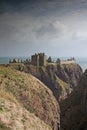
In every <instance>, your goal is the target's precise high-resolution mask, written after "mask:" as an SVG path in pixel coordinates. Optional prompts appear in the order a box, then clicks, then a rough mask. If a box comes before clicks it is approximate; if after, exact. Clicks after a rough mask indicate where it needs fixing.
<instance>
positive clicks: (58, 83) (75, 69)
mask: <svg viewBox="0 0 87 130" xmlns="http://www.w3.org/2000/svg"><path fill="white" fill-rule="evenodd" d="M26 71H27V72H29V73H31V74H33V75H34V76H35V77H37V78H38V79H40V80H41V81H42V82H43V83H44V84H45V85H47V86H48V87H49V88H50V89H51V90H52V91H53V93H54V95H55V97H56V99H57V100H61V99H65V98H66V97H67V95H69V94H70V93H71V91H72V90H73V88H74V87H76V86H77V83H78V80H79V78H80V77H81V75H82V69H81V67H80V66H79V65H77V64H66V65H59V64H58V65H55V64H50V65H47V66H45V67H44V66H43V67H39V68H37V67H35V66H28V67H27V70H26Z"/></svg>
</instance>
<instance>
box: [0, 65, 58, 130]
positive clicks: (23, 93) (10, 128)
mask: <svg viewBox="0 0 87 130" xmlns="http://www.w3.org/2000/svg"><path fill="white" fill-rule="evenodd" d="M59 124H60V109H59V105H58V103H57V101H56V99H55V97H54V96H53V93H52V92H51V90H50V89H48V88H47V87H46V86H45V85H44V84H43V83H42V82H40V81H39V80H38V79H36V78H35V77H34V76H32V75H31V74H25V73H24V72H19V71H17V70H15V69H13V68H12V69H11V67H3V66H0V130H15V129H17V130H35V129H37V130H58V127H59Z"/></svg>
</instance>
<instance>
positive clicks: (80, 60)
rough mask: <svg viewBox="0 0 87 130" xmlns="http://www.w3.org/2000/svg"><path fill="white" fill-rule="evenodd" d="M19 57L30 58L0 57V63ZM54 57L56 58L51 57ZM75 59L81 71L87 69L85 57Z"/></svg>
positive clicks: (7, 62)
mask: <svg viewBox="0 0 87 130" xmlns="http://www.w3.org/2000/svg"><path fill="white" fill-rule="evenodd" d="M14 58H15V59H20V60H22V61H25V60H26V59H30V57H0V64H9V61H10V60H13V59H14ZM53 59H56V58H53ZM60 59H66V58H65V57H62V58H60ZM75 59H76V63H77V64H79V65H80V66H81V68H82V69H83V72H84V71H85V70H86V69H87V58H86V57H84V58H82V57H81V58H79V57H77V58H75Z"/></svg>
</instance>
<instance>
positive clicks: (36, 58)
mask: <svg viewBox="0 0 87 130" xmlns="http://www.w3.org/2000/svg"><path fill="white" fill-rule="evenodd" d="M31 63H32V65H34V66H45V65H46V55H45V54H44V53H38V54H35V55H32V57H31Z"/></svg>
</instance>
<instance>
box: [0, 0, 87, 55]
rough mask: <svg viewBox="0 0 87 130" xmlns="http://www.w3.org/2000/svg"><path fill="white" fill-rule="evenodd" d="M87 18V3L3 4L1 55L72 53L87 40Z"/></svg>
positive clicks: (2, 0) (41, 0) (24, 0)
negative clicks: (36, 52) (72, 47)
mask: <svg viewBox="0 0 87 130" xmlns="http://www.w3.org/2000/svg"><path fill="white" fill-rule="evenodd" d="M86 15H87V1H86V0H0V55H5V54H4V52H3V53H2V50H5V49H6V51H7V50H8V51H7V53H6V54H8V55H10V53H12V52H13V54H14V55H18V54H20V55H21V54H22V55H23V52H24V51H23V50H26V49H28V48H29V52H34V51H37V50H41V51H44V50H46V51H48V52H50V53H51V51H52V50H53V48H54V50H55V54H56V53H57V52H60V53H62V52H61V50H63V52H64V49H63V48H67V49H68V50H69V49H70V46H71V45H73V46H77V43H80V44H81V41H80V40H84V39H85V41H86V39H87V18H86ZM73 39H75V40H74V43H73ZM42 43H43V44H42ZM65 46H66V47H65ZM47 48H49V50H48V49H47ZM57 48H58V49H59V50H57ZM15 50H16V51H15ZM6 51H5V52H6ZM15 52H16V54H15ZM72 52H74V51H73V49H72ZM74 53H77V52H74ZM53 54H54V52H53ZM24 55H25V53H24Z"/></svg>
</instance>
